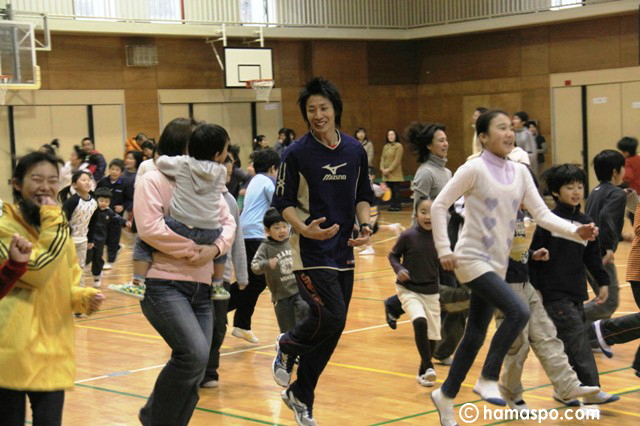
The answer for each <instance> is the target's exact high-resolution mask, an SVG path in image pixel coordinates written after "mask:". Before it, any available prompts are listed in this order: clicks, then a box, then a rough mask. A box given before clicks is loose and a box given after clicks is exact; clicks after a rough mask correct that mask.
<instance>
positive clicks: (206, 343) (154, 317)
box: [140, 278, 213, 425]
mask: <svg viewBox="0 0 640 426" xmlns="http://www.w3.org/2000/svg"><path fill="white" fill-rule="evenodd" d="M146 286H147V287H146V290H145V296H144V300H143V301H142V302H140V306H141V307H142V313H144V316H145V317H147V320H149V322H150V323H151V325H152V326H153V328H155V329H156V331H157V332H158V333H160V335H161V336H162V338H163V339H164V340H165V342H167V344H168V345H169V346H170V347H171V350H172V351H171V358H170V359H169V361H168V362H167V365H165V367H164V368H163V369H162V371H161V372H160V374H159V375H158V379H157V380H156V384H155V386H154V388H153V392H152V393H151V396H150V397H149V400H148V401H147V404H146V405H145V406H144V407H143V408H142V409H141V410H140V418H141V421H142V424H144V425H160V424H167V425H186V424H188V423H189V419H191V416H192V414H193V410H194V409H195V407H196V404H197V403H198V399H199V396H198V387H199V385H200V381H201V380H202V378H203V377H204V371H205V367H206V366H207V360H208V359H209V348H210V347H211V335H212V333H213V305H212V303H211V286H210V285H208V284H204V283H197V282H192V281H171V280H160V279H155V278H148V279H147V280H146Z"/></svg>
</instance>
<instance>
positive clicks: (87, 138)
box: [80, 136, 95, 146]
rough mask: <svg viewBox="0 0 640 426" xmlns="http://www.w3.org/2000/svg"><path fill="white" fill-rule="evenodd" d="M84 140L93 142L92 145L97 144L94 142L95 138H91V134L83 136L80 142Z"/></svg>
mask: <svg viewBox="0 0 640 426" xmlns="http://www.w3.org/2000/svg"><path fill="white" fill-rule="evenodd" d="M84 141H89V142H91V145H93V146H95V142H93V139H91V138H90V137H89V136H85V137H84V138H82V140H81V141H80V143H81V144H82V143H83V142H84Z"/></svg>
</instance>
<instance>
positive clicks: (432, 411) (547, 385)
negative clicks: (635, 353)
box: [370, 367, 640, 426]
mask: <svg viewBox="0 0 640 426" xmlns="http://www.w3.org/2000/svg"><path fill="white" fill-rule="evenodd" d="M629 369H631V367H623V368H617V369H615V370H609V371H603V372H602V373H599V374H598V375H600V376H602V375H605V374H610V373H616V372H618V371H623V370H629ZM549 386H552V384H551V383H547V384H546V385H540V386H534V387H532V388H527V389H525V390H524V391H525V392H528V391H532V390H537V389H542V388H547V387H549ZM638 391H640V389H637V390H630V391H626V392H620V393H619V394H616V395H624V394H627V393H633V392H638ZM477 402H482V399H478V400H475V401H465V402H462V403H460V404H455V405H454V406H453V407H454V408H455V407H461V406H463V405H464V404H469V403H471V404H475V403H477ZM560 408H568V407H566V406H562V407H560ZM560 408H558V409H560ZM437 412H438V410H430V411H424V412H422V413H416V414H411V415H409V416H404V417H398V418H397V419H391V420H386V421H384V422H380V423H373V424H371V425H370V426H380V425H388V424H391V423H396V422H401V421H403V420H407V419H412V418H415V417H420V416H425V415H427V414H433V413H437ZM511 421H513V420H505V421H502V422H499V423H492V425H497V424H501V423H508V422H511ZM487 426H489V425H487Z"/></svg>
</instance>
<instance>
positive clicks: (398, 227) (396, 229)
mask: <svg viewBox="0 0 640 426" xmlns="http://www.w3.org/2000/svg"><path fill="white" fill-rule="evenodd" d="M389 229H390V230H391V232H393V233H394V234H395V236H396V237H399V236H400V234H402V231H404V227H403V226H402V225H400V224H399V223H392V224H391V225H389Z"/></svg>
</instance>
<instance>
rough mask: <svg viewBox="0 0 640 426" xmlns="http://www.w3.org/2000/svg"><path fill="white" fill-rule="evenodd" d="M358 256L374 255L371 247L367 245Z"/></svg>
mask: <svg viewBox="0 0 640 426" xmlns="http://www.w3.org/2000/svg"><path fill="white" fill-rule="evenodd" d="M358 254H359V255H360V256H362V255H367V254H376V252H375V250H374V249H373V246H372V245H368V246H367V247H366V248H365V249H364V250H362V251H361V252H360V253H358Z"/></svg>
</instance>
